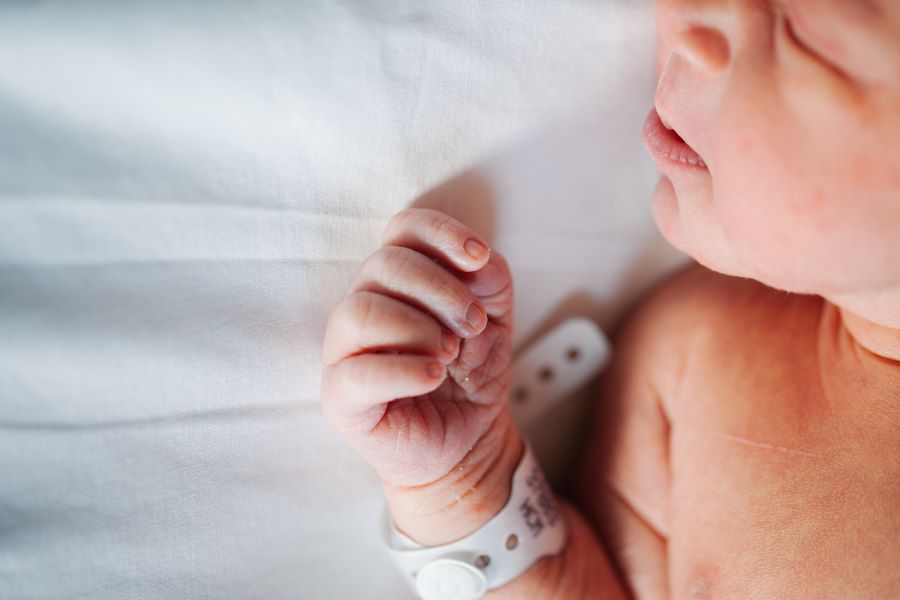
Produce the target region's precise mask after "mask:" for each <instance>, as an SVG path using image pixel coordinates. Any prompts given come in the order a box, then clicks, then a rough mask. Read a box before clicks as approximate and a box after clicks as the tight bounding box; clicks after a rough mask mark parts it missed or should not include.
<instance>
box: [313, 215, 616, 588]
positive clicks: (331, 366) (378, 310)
mask: <svg viewBox="0 0 900 600" xmlns="http://www.w3.org/2000/svg"><path fill="white" fill-rule="evenodd" d="M512 301H513V292H512V282H511V279H510V273H509V269H508V268H507V265H506V262H505V261H504V259H503V257H502V256H500V255H499V254H498V253H496V252H491V251H490V250H489V249H488V247H487V245H486V244H485V243H484V242H483V241H482V240H481V239H480V238H479V237H478V236H477V234H475V233H474V232H473V231H472V230H470V229H469V228H468V227H466V226H465V225H463V224H462V223H460V222H458V221H456V220H454V219H451V218H450V217H448V216H446V215H444V214H442V213H439V212H436V211H432V210H425V209H410V210H407V211H404V212H402V213H400V214H399V215H397V216H396V217H395V218H394V219H392V221H391V222H390V224H389V225H388V228H387V231H386V233H385V239H384V246H383V247H382V248H381V249H379V250H378V251H377V252H376V253H375V254H373V255H372V256H371V257H370V258H369V259H368V260H366V262H365V263H364V265H363V266H362V268H361V269H360V271H359V273H358V274H357V276H356V278H355V280H354V282H353V284H352V285H351V289H350V292H349V293H348V295H347V296H346V297H345V298H344V300H343V301H342V302H341V303H340V304H339V305H338V307H337V308H336V309H335V311H334V313H333V314H332V317H331V319H329V323H328V327H327V331H326V338H325V344H324V357H325V362H326V365H327V366H326V369H325V372H324V373H323V378H322V405H323V410H324V412H325V414H326V415H327V416H328V417H329V419H330V420H331V421H332V422H333V423H334V425H335V426H336V427H337V428H338V429H339V430H340V431H341V433H342V434H343V435H344V436H345V438H346V439H347V440H348V442H349V443H350V444H351V445H353V446H354V448H356V450H357V451H358V452H359V453H360V454H361V455H362V456H363V458H365V459H366V460H367V461H368V462H369V464H371V465H372V466H373V467H374V468H375V470H376V471H377V472H378V474H379V475H380V476H381V478H382V480H383V482H384V488H385V492H386V495H387V499H388V506H389V508H390V511H391V516H392V518H393V520H394V523H395V524H396V526H397V527H398V528H399V529H400V530H401V531H402V532H403V533H405V534H406V535H407V536H409V537H411V538H412V539H413V540H415V541H417V542H419V543H421V544H424V545H428V546H434V545H440V544H444V543H448V542H451V541H454V540H457V539H460V538H462V537H465V536H467V535H469V534H471V533H473V532H474V531H476V530H477V529H479V528H480V527H481V526H482V525H483V524H484V523H486V522H487V521H488V520H489V519H490V518H491V517H492V516H494V515H495V514H496V513H498V512H499V511H500V509H501V508H502V507H503V506H504V505H505V503H506V502H507V500H508V498H509V493H510V485H511V480H512V474H513V472H514V470H515V468H516V466H517V465H518V462H519V459H520V458H521V455H522V449H523V445H522V438H521V434H520V433H519V431H518V429H517V428H516V426H515V424H514V423H513V421H512V419H511V418H510V416H509V412H508V408H507V403H506V394H507V389H508V379H509V361H510V332H511V325H512V322H511V317H512ZM563 511H564V514H565V515H566V518H567V522H568V527H569V539H568V546H567V547H566V549H565V550H564V551H563V552H562V553H561V554H560V555H558V556H553V557H546V558H544V559H542V560H540V561H539V562H538V563H536V564H535V565H534V566H533V567H532V568H531V569H530V570H529V571H527V572H526V573H525V574H524V575H523V576H521V577H520V578H518V579H516V580H515V581H513V582H511V583H509V584H507V585H506V586H504V587H502V588H500V589H498V590H497V591H496V592H494V593H493V594H492V595H491V596H490V597H492V598H503V597H510V598H522V597H527V598H586V597H589V598H601V599H602V598H621V597H624V594H623V593H622V589H621V587H620V585H619V583H618V582H617V580H616V578H615V576H614V574H613V572H612V570H611V568H610V567H609V564H608V562H607V561H606V559H605V557H604V555H603V551H602V550H601V549H600V546H599V544H598V543H597V540H596V539H595V538H594V536H593V534H592V533H591V531H590V528H589V527H588V526H587V524H586V523H585V521H584V520H583V519H582V518H581V517H580V516H579V515H578V514H577V513H576V512H575V510H574V509H572V508H571V507H568V506H565V505H564V509H563Z"/></svg>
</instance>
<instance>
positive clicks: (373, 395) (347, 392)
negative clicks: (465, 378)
mask: <svg viewBox="0 0 900 600" xmlns="http://www.w3.org/2000/svg"><path fill="white" fill-rule="evenodd" d="M446 374H447V371H446V368H445V367H444V365H443V364H441V363H440V362H438V361H437V360H436V359H435V358H433V357H430V356H418V355H413V354H360V355H358V356H351V357H350V358H347V359H344V360H342V361H341V362H339V363H336V364H333V365H330V366H328V367H326V368H325V370H324V372H323V373H322V390H321V392H322V394H321V399H322V411H323V412H324V413H325V416H327V417H328V418H329V419H330V420H331V421H332V423H334V425H335V426H336V427H337V428H338V429H340V430H341V431H346V432H354V433H367V432H369V431H371V430H372V429H373V428H374V427H375V426H376V425H377V424H378V422H379V421H380V420H381V417H382V416H384V411H385V410H386V408H387V403H388V402H390V401H392V400H396V399H398V398H408V397H411V396H420V395H422V394H427V393H428V392H432V391H434V390H435V389H437V388H438V386H440V385H441V383H442V382H443V381H444V377H445V376H446Z"/></svg>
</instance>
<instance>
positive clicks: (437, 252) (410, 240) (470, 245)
mask: <svg viewBox="0 0 900 600" xmlns="http://www.w3.org/2000/svg"><path fill="white" fill-rule="evenodd" d="M383 243H384V245H386V246H404V247H406V248H411V249H413V250H416V251H418V252H421V253H422V254H425V255H426V256H429V257H431V258H436V259H438V260H440V261H442V262H444V263H445V264H447V265H449V266H451V267H453V268H454V269H457V270H459V271H463V272H470V271H477V270H478V269H480V268H481V267H483V266H484V265H485V263H486V262H487V260H488V257H490V255H491V249H490V247H489V246H488V245H487V243H486V242H485V241H484V240H483V239H481V236H479V235H478V234H477V233H475V231H473V230H472V229H471V228H470V227H468V226H466V225H464V224H463V223H461V222H459V221H457V220H456V219H454V218H453V217H451V216H449V215H446V214H444V213H442V212H440V211H437V210H432V209H429V208H409V209H406V210H404V211H402V212H399V213H397V214H396V215H394V217H393V218H392V219H391V220H390V222H389V223H388V224H387V227H386V228H385V231H384V238H383Z"/></svg>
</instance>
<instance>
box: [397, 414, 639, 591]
mask: <svg viewBox="0 0 900 600" xmlns="http://www.w3.org/2000/svg"><path fill="white" fill-rule="evenodd" d="M522 450H523V446H522V438H521V435H520V434H519V432H518V429H516V427H515V425H514V424H513V423H512V422H511V420H510V419H508V417H504V418H500V419H498V421H497V423H495V425H494V427H492V428H491V430H490V431H488V433H487V434H486V435H485V436H484V437H483V438H482V439H481V440H479V443H478V444H476V446H475V447H474V448H473V449H472V451H471V452H470V453H469V455H468V456H467V457H466V459H465V460H464V461H463V464H461V465H460V468H457V469H455V470H454V471H451V472H450V473H449V474H448V475H447V476H446V477H444V478H442V479H440V480H438V481H437V482H434V483H432V484H429V485H427V486H419V487H412V488H409V487H397V486H386V488H385V489H386V492H387V497H388V504H389V506H390V509H391V514H392V518H393V520H394V523H395V524H396V525H397V527H398V528H399V529H400V530H401V531H402V532H403V533H405V534H406V535H408V536H409V537H411V538H412V539H413V540H415V541H417V542H419V543H421V544H424V545H428V546H435V545H440V544H446V543H450V542H453V541H455V540H458V539H460V538H463V537H465V536H467V535H469V534H471V533H473V532H474V531H476V530H477V529H479V528H480V527H481V526H482V525H484V524H485V523H486V522H487V521H488V520H490V519H491V518H492V517H493V516H494V515H496V514H497V513H498V512H500V510H501V509H502V508H503V506H505V504H506V503H507V501H508V500H509V493H510V483H511V481H512V476H513V472H514V471H515V469H516V466H517V465H518V463H519V460H520V459H521V456H522ZM561 504H562V512H563V514H564V515H565V519H566V522H567V525H568V530H569V536H568V542H567V545H566V548H565V549H564V550H563V552H561V553H560V554H558V555H556V556H550V557H545V558H543V559H541V560H540V561H538V562H537V563H535V565H534V566H532V567H531V569H529V570H528V571H527V572H525V573H524V574H523V575H522V576H520V577H519V578H518V579H516V580H514V581H512V582H510V583H508V584H507V585H505V586H503V587H501V588H498V589H497V590H495V591H493V592H492V593H491V594H489V595H488V596H487V598H491V599H494V600H499V599H503V598H510V599H512V598H540V599H548V600H550V599H553V600H557V599H558V600H563V599H569V598H571V599H576V598H578V599H581V598H596V599H598V600H605V599H619V598H626V597H627V594H625V593H624V592H623V590H622V587H621V584H620V583H619V581H618V580H617V578H616V576H615V573H614V572H613V570H612V568H611V566H610V564H609V561H608V560H607V558H606V556H605V554H604V551H603V549H602V548H601V546H600V544H599V542H598V541H597V539H596V537H595V535H594V533H593V531H592V530H591V528H590V526H589V525H588V524H587V522H586V521H585V520H584V519H583V518H582V517H581V515H580V514H578V512H577V511H576V509H574V508H573V507H572V506H570V505H568V504H565V503H563V502H561Z"/></svg>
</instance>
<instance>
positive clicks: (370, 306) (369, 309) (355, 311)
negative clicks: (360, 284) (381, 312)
mask: <svg viewBox="0 0 900 600" xmlns="http://www.w3.org/2000/svg"><path fill="white" fill-rule="evenodd" d="M376 297H377V295H376V294H374V293H372V292H356V293H354V294H351V295H349V296H347V299H346V303H345V306H346V309H345V310H346V313H347V321H348V322H349V324H350V328H351V329H353V330H362V329H366V327H368V325H369V323H370V322H371V320H372V318H373V313H374V312H375V311H376V304H377V300H376Z"/></svg>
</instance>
